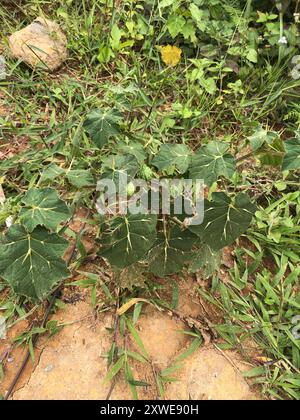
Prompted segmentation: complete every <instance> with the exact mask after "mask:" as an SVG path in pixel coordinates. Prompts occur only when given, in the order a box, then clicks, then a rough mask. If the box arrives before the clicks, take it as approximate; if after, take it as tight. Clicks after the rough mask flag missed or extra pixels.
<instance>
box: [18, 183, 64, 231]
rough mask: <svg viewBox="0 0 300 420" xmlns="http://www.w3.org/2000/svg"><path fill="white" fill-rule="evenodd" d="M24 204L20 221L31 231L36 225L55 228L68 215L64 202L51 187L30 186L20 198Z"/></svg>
mask: <svg viewBox="0 0 300 420" xmlns="http://www.w3.org/2000/svg"><path fill="white" fill-rule="evenodd" d="M22 203H23V204H24V205H25V207H23V208H22V209H21V211H20V221H21V222H22V224H23V225H24V226H25V227H26V228H27V230H29V231H30V232H32V231H33V230H34V229H35V228H36V227H37V226H45V227H46V228H47V229H50V230H54V231H55V230H56V229H57V227H58V226H59V224H60V223H62V222H65V221H67V220H68V219H69V217H70V210H69V208H68V206H67V205H66V203H65V202H64V201H63V200H61V199H60V198H59V197H58V194H57V192H56V191H55V190H53V189H51V188H43V189H37V188H32V189H31V190H29V191H28V192H27V194H26V195H25V197H24V198H23V199H22Z"/></svg>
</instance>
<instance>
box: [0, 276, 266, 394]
mask: <svg viewBox="0 0 300 420" xmlns="http://www.w3.org/2000/svg"><path fill="white" fill-rule="evenodd" d="M180 288H181V293H180V296H181V297H180V302H179V308H178V310H179V311H180V312H181V313H182V314H184V315H185V316H191V317H195V318H196V317H197V316H198V314H200V312H201V314H202V315H203V307H202V306H201V305H199V301H198V302H197V301H196V299H195V298H193V296H192V295H193V294H192V293H191V290H192V288H191V284H190V280H187V281H183V280H181V281H180ZM53 318H54V319H57V320H58V321H59V322H61V323H64V324H65V327H64V328H63V330H62V331H61V332H60V333H58V334H57V335H55V336H54V337H52V338H51V339H45V338H43V339H41V340H40V341H39V344H38V349H37V352H36V362H35V364H34V365H33V363H32V361H30V362H29V365H28V367H27V369H26V372H25V373H24V375H23V377H22V379H21V381H20V383H19V385H18V388H17V390H16V391H15V392H14V394H13V396H12V399H14V400H25V399H26V400H27V399H29V400H38V399H46V400H52V399H58V400H64V399H66V400H77V399H83V400H85V399H93V400H97V399H105V398H106V397H107V395H108V393H109V390H110V389H111V384H110V383H104V381H103V380H104V378H105V376H106V374H107V371H108V367H107V359H106V354H107V352H108V351H109V349H110V346H111V340H112V336H111V333H110V332H109V328H110V327H111V326H112V324H113V322H114V316H113V314H112V313H102V314H100V316H99V317H98V319H95V317H94V314H93V311H92V309H91V307H90V304H89V297H88V296H86V298H85V300H84V301H81V302H77V303H76V304H73V305H72V304H68V305H66V307H65V309H63V310H60V311H59V312H58V313H57V314H56V315H55V316H54V317H53ZM24 327H26V325H24V323H21V324H19V325H18V326H17V327H15V328H14V331H13V332H11V335H10V337H9V339H8V340H6V341H5V342H2V344H1V342H0V354H3V352H5V350H7V349H9V346H10V340H11V338H12V336H15V335H17V334H19V333H20V331H21V330H22V328H23V329H24ZM137 329H138V331H139V334H140V337H141V338H142V341H143V343H144V346H145V348H146V350H147V352H148V353H149V354H150V356H151V360H152V365H151V364H148V363H145V364H141V363H138V362H136V363H133V366H132V367H133V372H134V378H135V380H140V381H143V382H146V383H148V384H149V386H148V387H147V388H138V394H139V398H140V399H159V398H160V397H159V394H158V390H157V386H156V383H155V380H154V374H153V372H154V371H159V370H161V369H165V368H167V367H169V366H171V365H172V364H173V362H174V359H175V357H176V356H178V355H180V354H182V353H183V351H185V350H186V349H187V348H188V347H189V345H190V343H191V338H190V337H189V336H187V335H184V334H182V331H183V330H187V326H186V325H185V324H184V323H183V322H182V321H181V320H180V319H179V318H175V317H173V316H171V314H168V313H165V312H163V313H162V312H160V311H158V310H157V309H156V308H154V307H151V306H147V307H146V306H145V307H144V310H143V315H141V317H140V318H139V321H138V324H137ZM128 340H129V343H128V344H129V346H130V347H131V348H132V349H135V350H136V349H137V348H136V345H135V343H134V342H132V341H131V339H130V338H128ZM23 355H24V350H23V349H21V348H18V349H16V350H13V351H12V353H11V354H10V355H9V357H8V358H7V359H6V362H5V377H4V380H3V381H2V382H0V393H2V394H3V395H4V394H5V392H6V390H7V388H8V386H9V383H10V382H11V380H12V377H13V375H14V374H15V372H16V370H17V368H18V366H19V365H20V361H21V358H22V356H23ZM250 368H251V366H250V365H249V364H248V363H246V362H244V361H243V360H242V358H241V357H240V356H239V355H238V354H237V353H235V352H229V351H226V352H223V351H221V350H219V349H218V348H217V345H216V344H215V342H214V343H210V344H207V345H205V346H202V347H201V348H200V349H198V350H197V351H196V352H195V353H193V354H192V355H191V356H190V357H188V358H187V359H185V360H184V362H183V364H182V366H181V368H180V369H179V370H178V371H177V372H175V373H174V374H172V376H175V377H176V378H177V381H176V382H172V383H169V384H167V385H166V388H165V395H164V398H165V399H170V400H177V399H192V400H219V399H221V400H232V399H233V400H249V399H250V400H253V399H258V398H259V396H258V394H257V392H256V390H255V389H253V388H252V387H251V386H250V385H249V384H248V383H247V382H246V381H245V379H244V378H243V376H242V372H244V371H247V370H249V369H250ZM131 398H132V396H131V391H130V388H129V386H128V385H127V384H126V383H125V381H124V380H123V377H122V374H120V375H119V376H118V377H117V380H116V384H115V386H114V388H113V391H112V393H111V399H113V400H127V399H131Z"/></svg>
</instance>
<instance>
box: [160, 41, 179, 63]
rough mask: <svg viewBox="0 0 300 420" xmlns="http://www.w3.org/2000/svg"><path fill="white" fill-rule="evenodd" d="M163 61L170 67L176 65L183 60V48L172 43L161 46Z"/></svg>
mask: <svg viewBox="0 0 300 420" xmlns="http://www.w3.org/2000/svg"><path fill="white" fill-rule="evenodd" d="M160 53H161V58H162V61H163V62H164V63H165V64H166V65H167V66H170V67H175V66H177V64H178V63H179V62H180V60H181V54H182V50H181V49H180V48H177V47H174V46H172V45H166V46H165V47H160Z"/></svg>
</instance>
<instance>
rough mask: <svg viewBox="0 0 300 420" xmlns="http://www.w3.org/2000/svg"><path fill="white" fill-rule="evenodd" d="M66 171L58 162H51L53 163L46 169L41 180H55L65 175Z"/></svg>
mask: <svg viewBox="0 0 300 420" xmlns="http://www.w3.org/2000/svg"><path fill="white" fill-rule="evenodd" d="M65 172H66V171H65V169H63V168H61V167H60V166H58V165H56V163H51V165H49V166H48V167H47V168H45V169H44V171H43V173H42V175H41V179H40V182H46V181H54V180H55V179H56V178H58V177H59V176H62V175H64V174H65Z"/></svg>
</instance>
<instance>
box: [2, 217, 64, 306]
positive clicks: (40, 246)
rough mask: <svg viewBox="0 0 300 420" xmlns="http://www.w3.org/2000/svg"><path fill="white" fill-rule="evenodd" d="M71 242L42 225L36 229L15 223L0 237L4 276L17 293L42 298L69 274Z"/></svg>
mask: <svg viewBox="0 0 300 420" xmlns="http://www.w3.org/2000/svg"><path fill="white" fill-rule="evenodd" d="M67 246H68V242H67V241H66V240H65V239H64V238H61V237H60V236H58V235H57V234H51V233H49V232H48V231H47V230H46V229H45V228H43V227H38V228H36V229H35V230H34V231H33V232H32V233H29V232H27V231H26V229H25V228H24V226H21V225H13V226H12V227H11V228H10V229H9V231H8V232H7V234H6V235H5V236H2V237H1V238H0V276H1V277H2V278H3V279H4V280H6V281H7V282H8V283H9V284H10V286H11V287H12V288H13V290H14V291H15V293H17V294H19V295H22V296H27V297H28V298H32V299H39V300H42V299H43V298H44V297H45V296H46V295H48V294H49V292H50V291H51V290H52V288H53V286H54V285H55V284H57V283H58V282H59V281H61V280H62V279H64V278H67V277H68V276H69V271H68V269H67V267H66V263H65V261H64V260H63V259H62V257H63V255H64V253H65V251H66V249H67Z"/></svg>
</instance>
